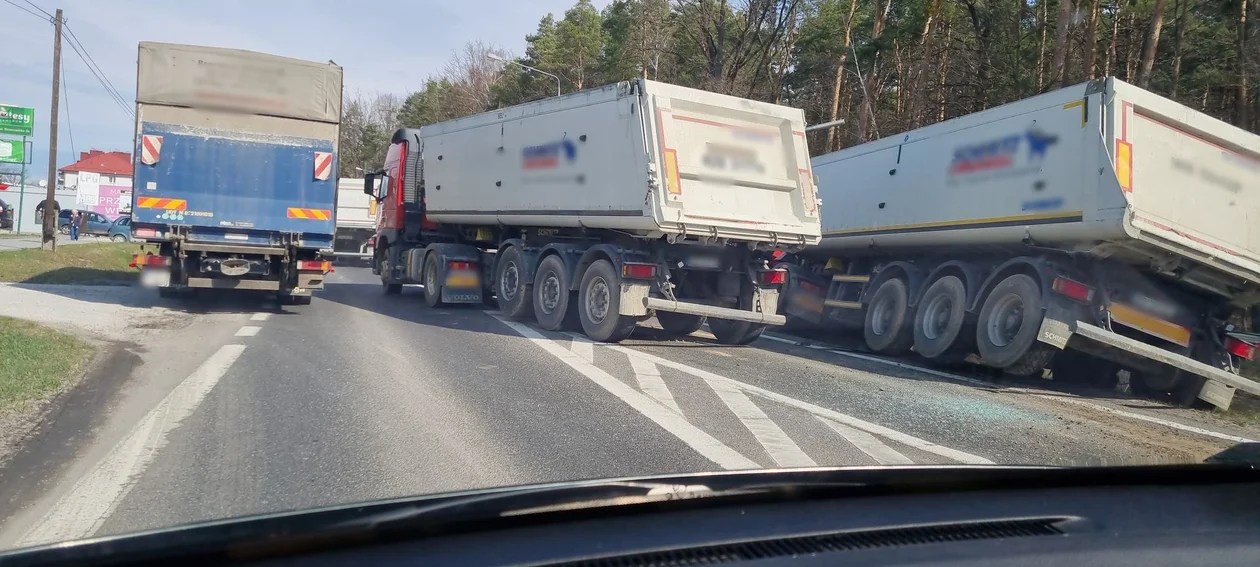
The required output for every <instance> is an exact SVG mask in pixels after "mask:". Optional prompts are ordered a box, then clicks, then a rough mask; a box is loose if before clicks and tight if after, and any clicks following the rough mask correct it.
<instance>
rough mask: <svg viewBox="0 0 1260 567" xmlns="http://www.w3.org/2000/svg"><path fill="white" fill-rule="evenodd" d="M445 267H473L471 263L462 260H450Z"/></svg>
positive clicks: (469, 268)
mask: <svg viewBox="0 0 1260 567" xmlns="http://www.w3.org/2000/svg"><path fill="white" fill-rule="evenodd" d="M446 267H447V268H448V269H450V270H451V271H463V270H471V269H473V263H472V262H464V261H460V260H451V261H450V262H447V263H446Z"/></svg>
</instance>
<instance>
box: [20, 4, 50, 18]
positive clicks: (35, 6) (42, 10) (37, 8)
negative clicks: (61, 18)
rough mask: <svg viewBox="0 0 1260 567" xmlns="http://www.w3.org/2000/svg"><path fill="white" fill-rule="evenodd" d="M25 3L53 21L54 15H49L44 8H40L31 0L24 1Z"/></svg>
mask: <svg viewBox="0 0 1260 567" xmlns="http://www.w3.org/2000/svg"><path fill="white" fill-rule="evenodd" d="M23 1H24V2H26V3H27V4H30V5H31V7H32V8H35V9H36V10H39V11H40V12H43V13H44V15H45V16H48V19H50V20H51V19H53V15H52V14H49V13H48V10H45V9H43V8H40V7H39V4H36V3H34V2H31V0H23Z"/></svg>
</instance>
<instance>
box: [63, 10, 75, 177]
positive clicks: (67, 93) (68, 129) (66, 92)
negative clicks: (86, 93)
mask: <svg viewBox="0 0 1260 567" xmlns="http://www.w3.org/2000/svg"><path fill="white" fill-rule="evenodd" d="M62 25H65V24H64V23H63V24H62ZM61 100H62V101H63V102H65V103H66V132H67V133H69V134H70V155H72V156H73V155H78V153H79V152H76V151H74V129H73V128H71V127H70V88H69V87H67V86H66V68H65V67H62V68H61Z"/></svg>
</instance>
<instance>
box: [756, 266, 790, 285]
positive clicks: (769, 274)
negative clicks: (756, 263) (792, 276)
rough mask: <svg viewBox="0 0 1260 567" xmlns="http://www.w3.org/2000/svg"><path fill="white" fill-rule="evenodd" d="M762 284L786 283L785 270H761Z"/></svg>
mask: <svg viewBox="0 0 1260 567" xmlns="http://www.w3.org/2000/svg"><path fill="white" fill-rule="evenodd" d="M761 283H762V285H783V284H784V283H787V270H768V271H765V272H761Z"/></svg>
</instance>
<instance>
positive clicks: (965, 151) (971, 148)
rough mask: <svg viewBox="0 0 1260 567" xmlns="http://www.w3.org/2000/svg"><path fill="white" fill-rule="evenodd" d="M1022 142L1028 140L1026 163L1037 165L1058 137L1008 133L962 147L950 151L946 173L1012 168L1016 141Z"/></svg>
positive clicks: (1018, 144) (1029, 131) (1038, 133)
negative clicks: (952, 153)
mask: <svg viewBox="0 0 1260 567" xmlns="http://www.w3.org/2000/svg"><path fill="white" fill-rule="evenodd" d="M1024 140H1028V161H1029V162H1030V163H1034V162H1037V163H1039V162H1041V161H1042V160H1044V159H1045V158H1046V153H1047V151H1049V149H1050V146H1053V145H1054V144H1055V143H1056V142H1058V141H1059V137H1058V136H1055V135H1052V134H1047V133H1045V132H1042V131H1041V130H1038V129H1036V128H1032V129H1029V130H1028V131H1027V132H1025V133H1023V134H1011V135H1009V136H1005V137H1002V138H999V139H996V140H989V141H987V142H983V143H979V144H971V145H967V146H962V147H960V148H958V149H955V150H954V160H953V161H952V162H951V163H950V165H949V173H950V174H951V175H957V174H967V173H979V172H982V171H994V170H1000V169H1006V168H1008V167H1012V166H1014V165H1015V158H1016V155H1018V153H1019V147H1020V145H1021V144H1020V142H1022V141H1024Z"/></svg>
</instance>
